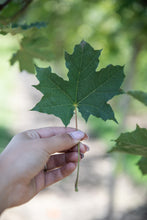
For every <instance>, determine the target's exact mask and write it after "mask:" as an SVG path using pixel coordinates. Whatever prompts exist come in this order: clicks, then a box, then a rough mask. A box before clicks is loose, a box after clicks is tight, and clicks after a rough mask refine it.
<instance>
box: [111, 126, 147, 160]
mask: <svg viewBox="0 0 147 220" xmlns="http://www.w3.org/2000/svg"><path fill="white" fill-rule="evenodd" d="M115 142H116V145H115V147H114V148H113V149H112V150H111V151H110V152H113V151H119V152H124V153H128V154H134V155H140V156H144V157H147V129H146V128H140V127H139V126H138V125H137V126H136V129H135V130H134V131H132V132H126V133H122V134H120V136H119V137H118V138H117V139H116V140H115Z"/></svg>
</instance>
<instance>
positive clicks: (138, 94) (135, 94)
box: [127, 91, 147, 106]
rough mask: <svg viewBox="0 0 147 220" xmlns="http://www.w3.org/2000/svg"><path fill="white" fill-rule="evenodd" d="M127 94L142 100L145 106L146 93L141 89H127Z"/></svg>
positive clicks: (146, 103) (146, 101)
mask: <svg viewBox="0 0 147 220" xmlns="http://www.w3.org/2000/svg"><path fill="white" fill-rule="evenodd" d="M127 94H128V95H130V96H132V97H133V98H135V99H137V100H138V101H140V102H142V103H143V104H144V105H146V106H147V93H146V92H143V91H128V92H127Z"/></svg>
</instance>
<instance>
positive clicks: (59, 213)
mask: <svg viewBox="0 0 147 220" xmlns="http://www.w3.org/2000/svg"><path fill="white" fill-rule="evenodd" d="M16 81H17V87H16V89H15V95H14V96H13V98H12V99H11V105H12V107H13V108H14V109H13V110H14V111H15V116H14V119H13V131H14V133H17V132H21V131H23V130H26V129H30V128H38V127H43V126H63V125H62V123H61V121H60V120H59V119H57V118H55V117H54V116H46V115H44V114H39V113H37V112H31V111H29V109H31V108H32V107H33V106H34V104H35V103H36V102H37V101H38V100H39V99H40V97H41V94H40V93H39V92H37V91H36V90H35V89H34V88H31V84H36V83H37V81H36V79H35V77H34V76H33V75H29V74H25V73H23V74H17V76H16ZM142 119H143V120H142ZM142 119H140V118H139V119H138V118H134V117H133V116H132V117H129V118H128V123H129V124H132V126H134V125H135V124H136V123H139V124H140V125H142V126H147V120H146V118H142ZM70 126H75V125H74V121H71V124H70ZM79 128H80V129H82V130H85V131H86V132H88V126H87V125H86V124H85V123H84V122H83V121H82V120H79ZM86 143H87V144H88V145H89V146H90V151H89V152H88V153H86V155H85V158H84V159H83V161H82V162H81V166H80V181H79V192H78V193H76V192H74V181H75V177H76V172H74V173H73V175H71V176H70V177H68V178H66V179H65V180H63V181H62V182H60V183H57V184H55V185H53V186H51V187H49V188H47V189H45V190H44V191H42V192H40V193H39V195H37V196H36V197H35V198H34V199H32V200H31V201H30V202H29V203H27V204H25V205H22V206H20V207H16V208H13V209H9V210H6V211H5V212H4V213H3V215H2V216H1V220H26V219H29V220H40V219H43V220H54V219H56V220H75V219H76V220H81V219H83V220H103V219H105V220H110V218H107V215H108V213H109V216H111V214H112V211H111V210H112V208H113V206H114V215H113V216H112V218H111V219H112V220H115V219H116V220H120V219H121V220H123V219H124V220H141V217H140V216H139V217H138V218H130V217H128V218H127V217H124V218H123V217H122V216H123V214H124V213H126V212H128V211H129V210H131V209H134V210H136V209H137V208H138V207H140V206H143V205H144V204H145V202H147V189H146V187H145V186H144V187H141V186H140V185H138V184H135V183H133V181H132V180H131V178H130V177H129V176H127V175H125V174H119V175H117V177H116V176H114V171H115V167H116V161H115V160H114V159H112V158H111V157H110V156H109V155H108V154H106V145H105V144H104V143H103V142H102V141H101V140H97V139H92V138H90V139H89V140H88V141H87V142H86ZM113 186H115V187H113ZM112 195H114V196H112ZM135 215H136V214H135ZM136 216H137V215H136ZM143 219H144V220H145V218H143Z"/></svg>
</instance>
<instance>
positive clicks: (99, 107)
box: [32, 41, 124, 126]
mask: <svg viewBox="0 0 147 220" xmlns="http://www.w3.org/2000/svg"><path fill="white" fill-rule="evenodd" d="M100 53H101V50H94V49H93V48H92V47H91V46H90V45H89V44H88V43H87V42H85V41H82V42H81V43H80V44H79V45H76V46H75V48H74V52H73V54H71V55H70V54H68V53H65V60H66V67H67V68H68V70H69V72H68V78H69V80H68V81H66V80H64V79H62V78H61V77H59V76H58V75H56V74H55V73H52V71H51V68H50V67H48V68H39V67H36V71H37V78H38V80H39V81H40V83H39V84H38V85H37V86H35V88H36V89H38V90H40V91H41V92H42V93H43V95H44V96H43V97H42V99H41V101H40V102H39V103H38V104H37V105H36V106H35V107H34V108H33V109H32V110H35V111H39V112H43V113H47V114H54V115H55V116H57V117H59V118H61V120H62V121H63V123H64V125H65V126H67V125H68V124H69V122H70V119H71V118H72V116H73V114H74V110H75V109H76V108H77V109H78V110H79V112H80V113H81V115H82V117H83V118H84V119H85V120H86V121H87V120H88V118H89V116H90V115H94V116H96V117H100V118H102V119H103V120H107V119H110V120H114V121H116V119H115V116H114V113H113V110H112V108H111V106H110V105H109V104H108V103H107V101H109V100H110V99H111V98H112V97H113V96H115V95H119V94H122V90H121V89H120V86H121V84H122V82H123V79H124V73H123V67H122V66H113V65H109V66H107V67H106V68H103V69H101V70H100V71H96V69H97V67H98V63H99V59H98V58H99V56H100Z"/></svg>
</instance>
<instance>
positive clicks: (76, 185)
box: [75, 106, 80, 192]
mask: <svg viewBox="0 0 147 220" xmlns="http://www.w3.org/2000/svg"><path fill="white" fill-rule="evenodd" d="M75 124H76V130H78V119H77V106H75ZM79 169H80V143H78V166H77V177H76V181H75V191H76V192H78V181H79Z"/></svg>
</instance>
